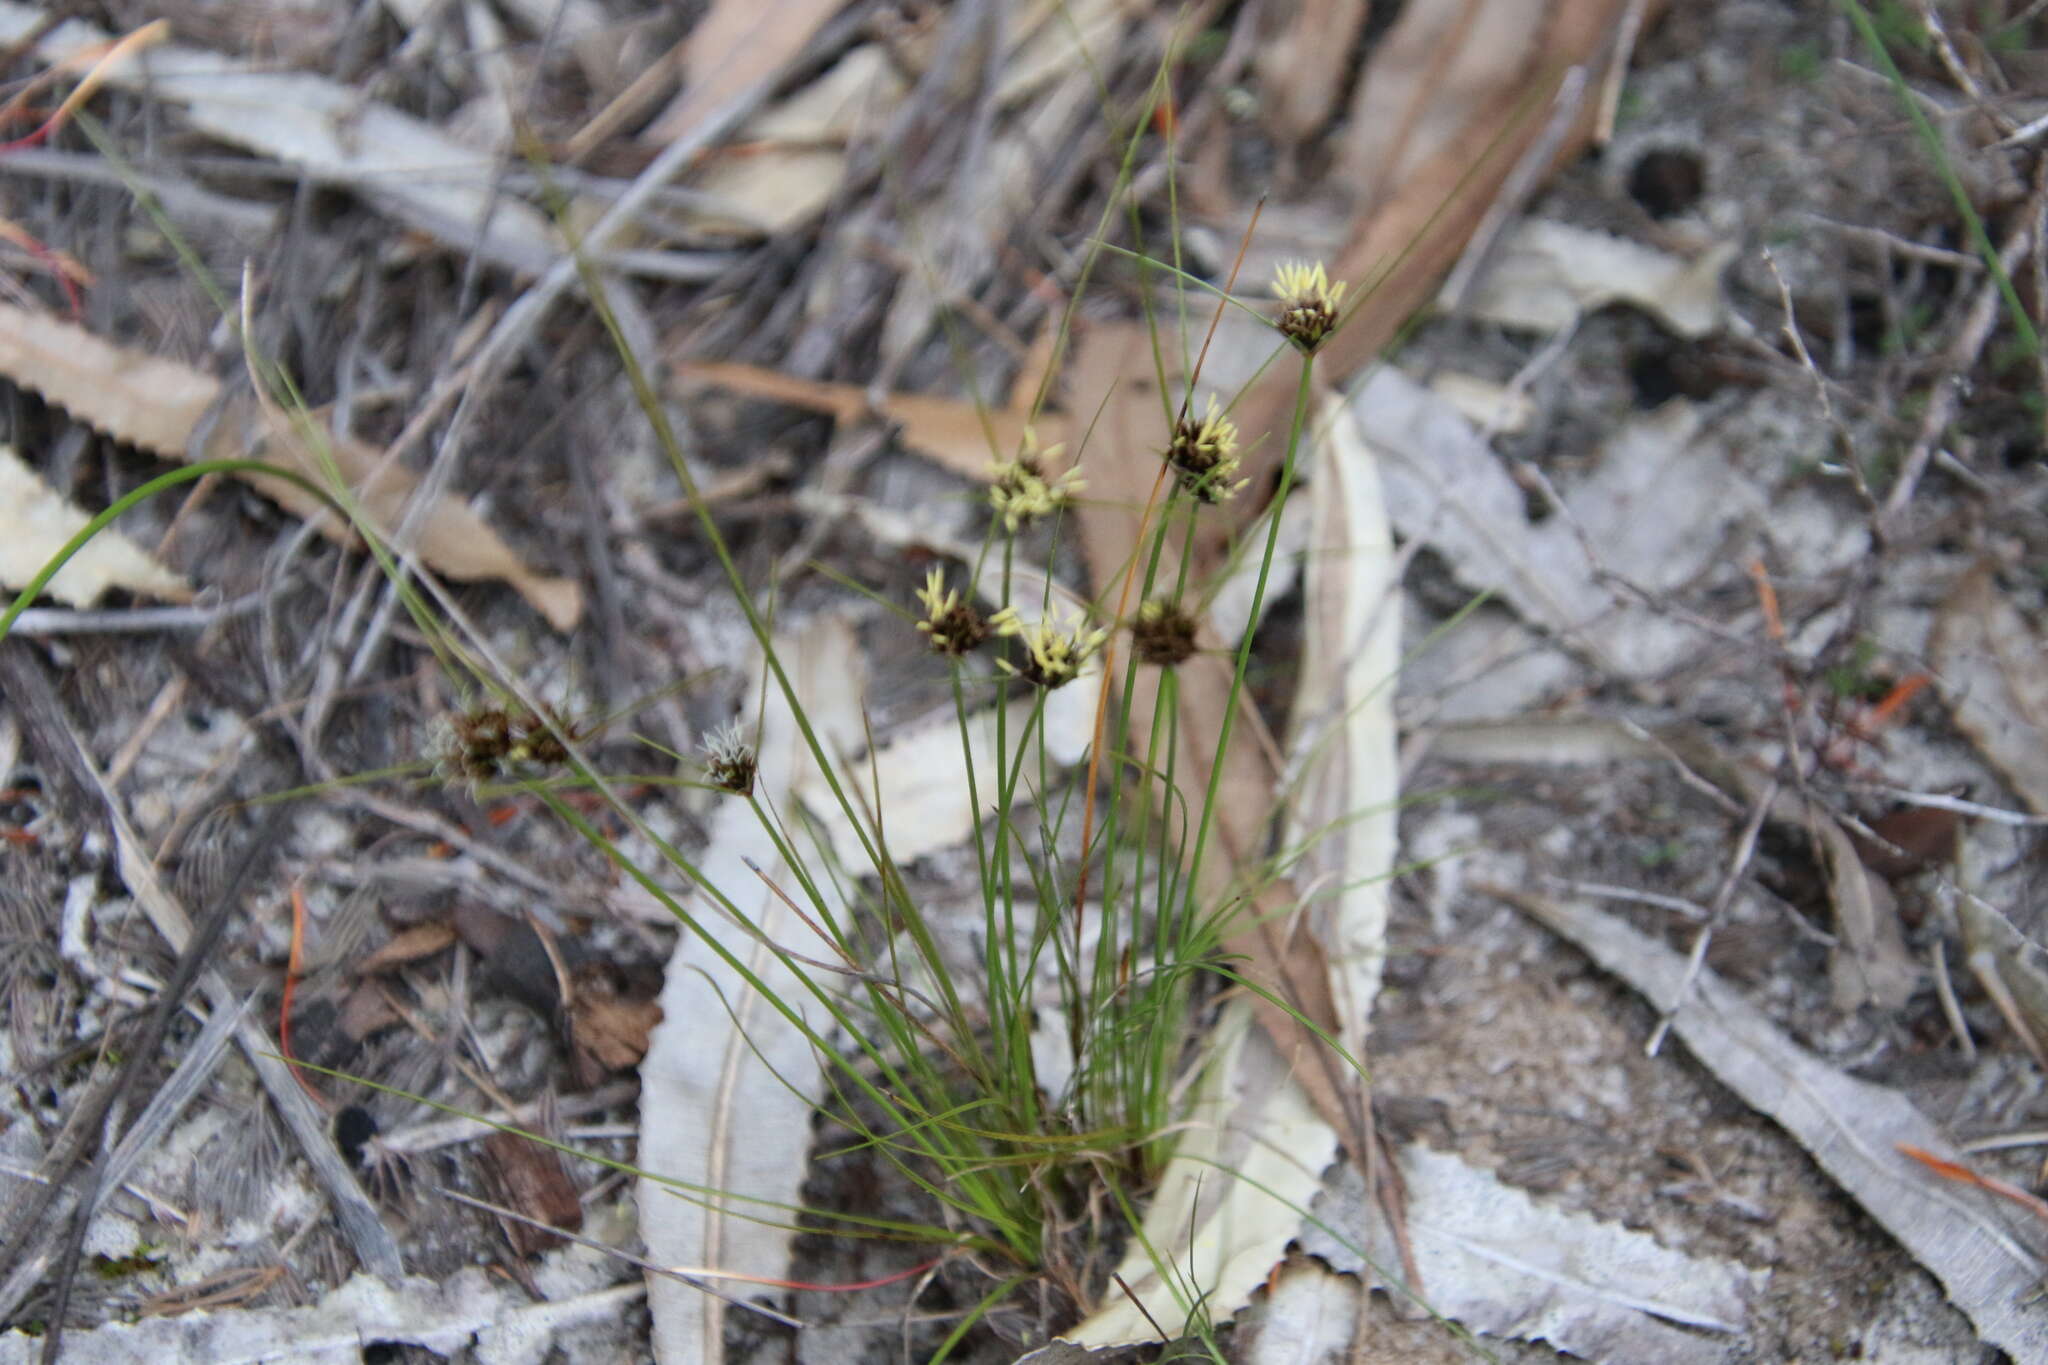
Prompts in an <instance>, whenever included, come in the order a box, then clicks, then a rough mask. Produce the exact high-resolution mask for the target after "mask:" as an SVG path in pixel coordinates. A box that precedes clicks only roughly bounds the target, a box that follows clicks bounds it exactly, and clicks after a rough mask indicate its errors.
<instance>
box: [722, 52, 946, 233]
mask: <svg viewBox="0 0 2048 1365" xmlns="http://www.w3.org/2000/svg"><path fill="white" fill-rule="evenodd" d="M906 89H907V87H906V86H905V85H904V84H903V80H902V78H901V77H900V76H898V75H897V74H896V68H895V65H894V64H893V63H892V62H891V61H890V60H889V55H888V53H887V52H885V51H884V50H883V49H882V47H881V46H880V45H879V44H869V45H867V46H865V47H857V48H855V49H853V51H851V52H849V53H847V54H846V55H845V56H843V57H841V58H840V59H839V60H838V61H837V62H835V63H834V64H833V65H832V67H831V69H830V70H828V71H826V72H825V74H824V75H822V76H820V77H818V79H816V80H814V81H812V82H811V83H810V84H809V85H807V86H805V87H804V88H803V89H802V90H799V91H797V92H796V93H795V94H793V95H791V96H790V97H789V98H788V99H786V100H784V101H782V103H780V104H778V105H776V106H775V107H774V108H772V109H769V110H767V111H766V112H764V113H762V114H760V115H758V116H756V117H755V118H754V119H753V120H751V121H750V122H748V123H747V124H745V125H744V126H742V127H741V129H740V130H739V132H738V133H736V134H734V138H733V140H734V141H735V142H737V143H739V144H740V148H739V149H738V150H736V151H734V152H731V153H729V154H727V155H725V156H722V157H719V158H717V159H716V160H714V161H712V162H711V163H710V164H709V165H708V166H706V167H705V168H704V170H703V171H702V172H701V173H699V174H698V176H697V177H696V181H695V187H696V188H697V189H698V190H700V191H702V192H703V193H704V194H707V195H710V196H712V197H713V198H714V199H716V200H718V201H720V202H722V203H726V204H730V205H732V206H733V207H734V208H735V209H737V210H738V211H739V214H740V218H739V221H738V222H737V223H736V224H714V225H727V226H737V227H741V228H746V229H750V230H754V231H759V232H762V233H766V234H769V235H773V234H775V233H780V232H783V231H786V230H787V229H789V228H791V227H794V226H796V225H797V224H798V223H801V222H803V221H804V220H805V219H807V218H809V217H810V216H811V215H812V214H814V213H816V212H817V211H818V210H819V209H821V208H823V207H824V206H825V204H826V203H827V202H828V201H829V200H830V199H831V198H832V195H833V194H834V193H835V192H836V191H837V190H838V188H839V181H840V178H841V176H842V175H843V174H844V173H845V170H846V156H847V147H848V144H850V143H851V142H852V141H853V139H854V137H855V136H856V134H858V133H859V132H860V131H861V130H862V129H863V128H872V127H874V126H875V125H876V124H878V123H880V122H881V121H883V120H884V119H886V118H887V117H888V115H889V113H890V112H891V111H892V110H894V109H895V108H896V106H897V105H898V104H899V103H901V102H902V99H903V96H904V93H905V91H906Z"/></svg>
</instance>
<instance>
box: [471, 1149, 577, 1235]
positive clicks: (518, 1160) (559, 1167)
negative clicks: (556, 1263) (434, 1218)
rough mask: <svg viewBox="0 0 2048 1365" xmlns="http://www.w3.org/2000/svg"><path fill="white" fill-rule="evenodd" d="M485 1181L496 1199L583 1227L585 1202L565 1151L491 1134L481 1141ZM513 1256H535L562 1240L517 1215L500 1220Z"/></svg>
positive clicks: (565, 1226) (559, 1224) (551, 1223)
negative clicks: (565, 1160)
mask: <svg viewBox="0 0 2048 1365" xmlns="http://www.w3.org/2000/svg"><path fill="white" fill-rule="evenodd" d="M478 1147H479V1151H480V1154H481V1155H482V1157H483V1170H484V1175H485V1179H486V1180H487V1181H488V1182H489V1183H490V1185H491V1189H492V1193H493V1195H494V1196H495V1198H496V1201H497V1202H498V1203H500V1204H502V1205H504V1206H505V1207H506V1208H508V1209H511V1210H512V1211H513V1212H514V1213H523V1214H525V1215H526V1216H527V1217H528V1218H533V1219H537V1220H539V1221H540V1222H542V1223H545V1224H547V1226H548V1227H550V1228H560V1229H562V1230H563V1231H565V1232H577V1231H580V1230H581V1229H582V1227H583V1201H582V1200H581V1199H579V1198H577V1196H576V1185H575V1182H574V1181H572V1180H570V1179H569V1172H568V1170H567V1168H565V1167H564V1166H563V1164H562V1154H561V1153H560V1152H558V1151H556V1150H555V1149H554V1148H552V1147H548V1146H544V1145H542V1144H541V1143H538V1142H535V1141H533V1140H532V1139H531V1138H527V1137H523V1136H521V1135H520V1134H518V1133H492V1134H491V1135H490V1136H489V1137H487V1138H485V1139H484V1140H483V1141H482V1142H481V1143H479V1144H478ZM499 1223H500V1226H502V1227H503V1228H504V1230H505V1239H506V1240H507V1241H509V1242H510V1243H511V1244H512V1250H513V1252H514V1254H516V1255H518V1256H521V1257H525V1256H537V1255H539V1254H540V1253H541V1252H543V1251H547V1250H549V1249H550V1248H553V1247H558V1246H561V1245H562V1244H563V1239H562V1238H560V1237H558V1236H556V1235H555V1234H554V1233H551V1232H549V1231H547V1229H546V1228H537V1227H535V1226H534V1225H533V1224H532V1223H522V1222H520V1221H518V1220H517V1219H512V1218H505V1219H501V1220H499Z"/></svg>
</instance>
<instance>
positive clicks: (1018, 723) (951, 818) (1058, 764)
mask: <svg viewBox="0 0 2048 1365" xmlns="http://www.w3.org/2000/svg"><path fill="white" fill-rule="evenodd" d="M1098 676H1099V675H1098V674H1097V673H1095V672H1088V673H1084V674H1082V675H1081V676H1080V677H1079V678H1076V679H1075V680H1074V681H1073V682H1071V683H1069V684H1068V685H1067V686H1065V687H1062V688H1060V689H1059V690H1058V691H1056V692H1054V693H1053V694H1052V695H1051V696H1049V697H1047V698H1046V700H1045V714H1044V716H1043V717H1042V718H1041V722H1040V723H1041V725H1042V726H1043V733H1044V740H1045V745H1046V756H1047V758H1048V760H1049V761H1050V763H1051V764H1052V765H1053V766H1054V767H1055V768H1066V767H1070V766H1072V765H1073V764H1075V763H1078V762H1079V761H1080V760H1081V759H1082V757H1084V756H1085V755H1086V753H1087V750H1088V744H1089V742H1090V741H1091V740H1092V739H1093V738H1094V734H1095V688H1096V684H1097V679H1098ZM1035 705H1036V703H1035V702H1034V701H1033V700H1031V699H1028V698H1027V699H1025V700H1022V701H1016V702H1012V703H1011V704H1010V708H1009V714H1008V718H1007V721H1006V724H1007V726H1008V732H1007V733H1008V738H1009V741H1010V744H1011V745H1012V746H1013V747H1014V746H1015V744H1016V743H1017V737H1018V736H1019V735H1021V734H1023V733H1024V726H1025V725H1026V724H1027V723H1028V722H1029V721H1030V720H1031V713H1032V710H1033V708H1034V706H1035ZM966 729H967V747H966V748H963V747H962V744H961V736H960V732H961V723H960V720H959V718H958V717H956V716H954V715H952V714H950V713H948V714H946V715H943V716H941V717H939V718H938V719H937V720H934V721H932V722H931V723H929V724H927V725H921V726H918V727H917V728H915V729H911V730H907V731H905V732H904V733H902V734H898V735H895V736H892V737H891V738H890V739H889V741H888V742H887V743H886V744H884V745H882V746H881V748H880V749H878V750H877V751H876V752H875V754H874V756H873V761H872V763H870V761H869V760H868V759H865V758H860V759H854V760H853V761H852V763H851V764H850V765H849V767H850V769H851V770H852V771H855V772H857V773H859V778H858V779H857V781H856V785H857V786H858V787H859V788H860V794H859V795H858V796H857V797H856V798H855V800H856V802H857V803H864V804H865V805H866V807H867V808H868V810H869V813H870V814H871V815H879V816H880V818H881V823H882V833H883V836H884V838H885V839H886V841H887V843H888V845H889V853H890V855H891V856H892V857H894V858H896V859H897V860H899V861H901V862H910V861H912V860H914V859H917V858H922V857H925V856H926V855H928V854H932V853H936V852H938V851H940V850H941V849H947V848H952V847H953V846H954V845H956V844H959V843H961V842H963V841H964V840H965V839H966V838H967V836H968V835H970V834H972V833H973V832H974V826H975V823H976V822H977V821H978V820H980V819H984V818H986V817H987V816H989V815H991V814H993V813H994V812H993V810H983V811H976V810H975V809H974V808H973V803H972V802H971V801H970V800H969V799H968V792H969V788H968V782H967V775H968V771H969V768H968V764H969V761H970V759H969V755H970V754H971V755H972V760H971V761H972V763H973V772H974V773H975V774H976V776H977V779H978V781H979V783H980V791H981V795H982V797H983V799H984V800H986V799H988V798H989V797H990V796H991V795H992V794H993V792H994V786H993V783H992V782H991V780H990V774H992V773H994V772H996V771H997V766H998V765H997V763H996V747H995V746H996V712H995V710H994V708H990V709H988V710H985V711H976V712H973V713H972V714H970V715H969V716H968V717H967V724H966ZM1032 743H1033V746H1034V752H1036V749H1035V746H1036V744H1037V739H1035V738H1034V739H1033V741H1032ZM877 784H879V785H877ZM1028 788H1029V784H1028V783H1019V784H1018V791H1017V793H1016V796H1017V799H1018V800H1020V801H1029V800H1032V799H1034V793H1033V792H1032V791H1030V790H1029V789H1028ZM799 792H800V794H801V795H802V796H803V798H804V802H805V805H806V806H807V807H808V808H809V810H810V814H811V818H812V820H814V821H815V822H816V823H817V824H818V825H819V826H820V827H822V828H823V829H824V830H825V831H826V833H827V834H828V836H829V837H830V838H831V841H832V851H833V853H834V854H835V855H836V856H837V857H838V858H839V860H840V861H841V862H843V863H846V864H848V865H850V866H856V867H857V866H859V865H860V863H861V862H862V860H863V859H864V857H865V854H864V853H863V851H862V848H861V842H860V835H859V834H858V833H857V832H856V831H855V830H854V828H853V827H852V825H850V824H849V823H848V822H847V819H846V814H845V812H844V811H842V810H840V809H839V804H838V802H837V801H836V800H834V799H833V797H832V794H831V792H830V790H829V789H828V788H826V786H825V784H824V780H823V779H822V778H820V777H818V776H817V775H816V772H815V770H813V771H812V773H811V774H810V775H809V776H808V778H807V780H805V781H804V782H802V783H801V784H800V786H799Z"/></svg>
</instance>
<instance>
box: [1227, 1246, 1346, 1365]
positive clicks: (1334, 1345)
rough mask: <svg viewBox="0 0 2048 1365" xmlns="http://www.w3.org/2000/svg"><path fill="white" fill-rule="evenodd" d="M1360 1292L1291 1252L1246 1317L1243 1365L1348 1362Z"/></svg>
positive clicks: (1339, 1276) (1335, 1274) (1336, 1364)
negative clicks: (1263, 1295) (1247, 1336)
mask: <svg viewBox="0 0 2048 1365" xmlns="http://www.w3.org/2000/svg"><path fill="white" fill-rule="evenodd" d="M1364 1292H1365V1291H1364V1288H1363V1286H1362V1285H1361V1284H1360V1283H1359V1280H1358V1277H1357V1276H1356V1275H1342V1274H1339V1273H1338V1272H1336V1271H1334V1270H1332V1269H1330V1268H1329V1267H1328V1266H1326V1265H1324V1264H1323V1263H1322V1262H1321V1261H1318V1260H1313V1259H1311V1258H1309V1257H1306V1256H1303V1255H1300V1254H1299V1253H1296V1254H1295V1255H1292V1256H1289V1257H1288V1258H1287V1261H1286V1263H1285V1264H1284V1265H1282V1266H1281V1267H1280V1269H1279V1270H1277V1271H1275V1272H1274V1274H1273V1278H1272V1280H1271V1282H1270V1283H1268V1285H1267V1286H1266V1299H1265V1302H1264V1303H1262V1304H1260V1305H1259V1306H1258V1308H1257V1310H1256V1312H1255V1313H1254V1315H1253V1316H1252V1321H1251V1323H1250V1324H1249V1327H1248V1331H1249V1333H1250V1337H1249V1342H1248V1344H1247V1346H1246V1347H1245V1354H1244V1361H1245V1365H1340V1363H1341V1362H1343V1361H1346V1360H1348V1359H1350V1356H1351V1338H1352V1334H1353V1333H1354V1332H1355V1331H1356V1330H1357V1327H1358V1311H1359V1308H1360V1306H1361V1300H1362V1299H1363V1296H1364Z"/></svg>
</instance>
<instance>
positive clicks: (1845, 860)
mask: <svg viewBox="0 0 2048 1365" xmlns="http://www.w3.org/2000/svg"><path fill="white" fill-rule="evenodd" d="M1790 804H1791V806H1792V810H1790V811H1786V812H1785V814H1786V815H1791V816H1793V817H1794V818H1796V814H1797V803H1796V802H1791V803H1790ZM1810 824H1811V828H1812V829H1813V830H1814V832H1815V833H1816V834H1817V835H1818V837H1819V839H1820V845H1821V855H1822V858H1823V860H1824V861H1825V864H1826V871H1827V876H1828V894H1829V897H1830V899H1832V900H1833V902H1834V907H1835V932H1836V934H1837V935H1838V936H1839V939H1840V941H1839V942H1838V943H1837V944H1836V945H1835V948H1834V950H1833V951H1832V952H1831V953H1829V955H1828V979H1829V981H1830V983H1831V984H1832V985H1833V988H1834V1004H1835V1008H1836V1009H1838V1010H1853V1009H1857V1008H1860V1007H1861V1006H1863V1005H1866V1004H1868V1005H1875V1006H1877V1007H1878V1008H1879V1009H1885V1010H1895V1009H1897V1008H1899V1006H1901V1005H1903V1004H1905V1003H1906V1001H1907V1000H1909V999H1911V998H1912V995H1913V992H1914V990H1915V989H1916V988H1917V987H1918V986H1919V984H1920V978H1921V970H1920V964H1919V963H1918V962H1916V961H1915V960H1914V958H1913V955H1912V953H1911V952H1910V951H1908V950H1907V948H1906V935H1905V930H1904V928H1903V927H1902V926H1901V925H1900V924H1899V906H1898V900H1897V898H1896V897H1894V896H1893V895H1892V889H1891V888H1890V887H1889V886H1887V885H1885V882H1884V879H1883V878H1881V877H1879V876H1878V875H1877V874H1876V873H1875V872H1872V871H1871V870H1870V869H1869V868H1868V867H1865V866H1864V864H1863V859H1862V858H1860V857H1858V856H1857V854H1856V844H1855V841H1854V840H1852V839H1851V838H1850V837H1849V833H1848V831H1847V830H1845V829H1843V828H1842V826H1841V825H1840V824H1839V823H1838V822H1836V821H1835V820H1833V819H1832V818H1830V817H1829V816H1827V815H1826V814H1825V813H1819V812H1816V814H1815V816H1814V819H1813V820H1812V821H1811V822H1810Z"/></svg>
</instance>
